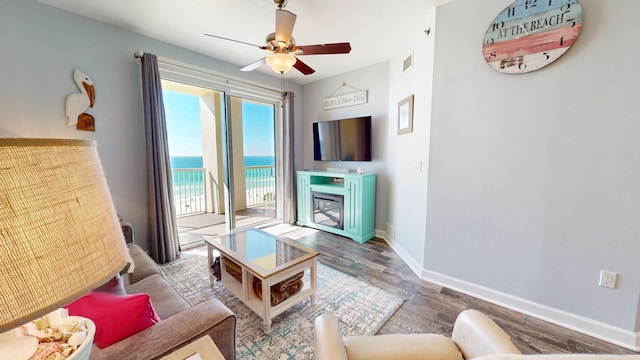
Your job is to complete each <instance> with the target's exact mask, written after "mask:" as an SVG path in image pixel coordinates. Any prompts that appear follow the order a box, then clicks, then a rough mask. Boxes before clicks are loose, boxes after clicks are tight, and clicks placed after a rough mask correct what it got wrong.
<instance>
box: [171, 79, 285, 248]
mask: <svg viewBox="0 0 640 360" xmlns="http://www.w3.org/2000/svg"><path fill="white" fill-rule="evenodd" d="M204 83H206V82H204ZM162 85H163V95H164V99H165V113H166V116H167V132H168V137H169V139H168V140H169V152H170V156H171V165H172V173H173V182H174V196H175V197H176V199H175V206H176V214H177V217H178V232H179V236H180V244H181V245H182V246H184V245H190V244H198V243H200V242H202V240H203V239H204V238H206V237H207V236H216V235H221V234H224V233H226V232H229V231H232V230H234V229H236V228H244V227H251V226H258V225H260V224H265V223H268V222H275V221H278V218H279V216H278V211H277V204H278V203H279V201H278V192H277V191H276V189H277V188H279V185H278V183H279V178H278V177H277V176H276V174H277V166H278V163H279V161H280V160H279V157H278V156H277V152H276V148H278V143H279V140H278V139H277V137H276V128H277V123H278V121H279V120H280V119H281V116H282V115H281V111H280V101H279V99H278V98H277V97H274V96H273V94H267V95H269V96H271V97H269V96H264V94H261V92H260V91H259V90H258V91H254V92H246V91H238V90H237V89H230V88H225V87H224V86H219V85H220V84H208V85H209V86H203V85H200V84H198V83H197V82H195V84H187V83H185V82H182V81H180V80H177V79H170V78H165V77H163V82H162ZM212 85H217V87H218V88H215V87H216V86H212ZM278 95H279V94H278Z"/></svg>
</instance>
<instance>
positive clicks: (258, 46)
mask: <svg viewBox="0 0 640 360" xmlns="http://www.w3.org/2000/svg"><path fill="white" fill-rule="evenodd" d="M205 35H206V36H211V37H212V38H216V39H222V40H227V41H233V42H237V43H240V44H245V45H250V46H255V47H257V48H260V49H262V50H266V49H267V48H266V46H262V45H256V44H252V43H248V42H244V41H240V40H234V39H229V38H226V37H222V36H218V35H211V34H205Z"/></svg>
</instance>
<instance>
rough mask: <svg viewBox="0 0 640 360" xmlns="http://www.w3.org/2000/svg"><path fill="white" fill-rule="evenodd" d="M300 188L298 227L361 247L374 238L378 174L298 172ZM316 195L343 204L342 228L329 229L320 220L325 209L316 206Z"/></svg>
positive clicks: (333, 227)
mask: <svg viewBox="0 0 640 360" xmlns="http://www.w3.org/2000/svg"><path fill="white" fill-rule="evenodd" d="M297 185H298V186H297V189H298V195H297V196H298V222H297V223H298V225H301V226H308V227H312V228H315V229H318V230H324V231H328V232H331V233H334V234H338V235H342V236H345V237H348V238H351V239H353V240H355V241H357V242H359V243H361V244H362V243H364V242H366V241H368V240H369V239H371V238H373V236H374V235H375V214H376V210H375V209H376V175H375V174H358V173H352V172H349V173H340V172H326V171H308V170H305V171H298V172H297ZM314 194H315V195H316V196H317V198H322V197H323V194H326V195H327V196H326V197H327V198H333V199H338V200H337V201H339V200H342V204H341V205H342V219H341V221H340V222H341V224H339V222H338V223H336V224H334V225H333V226H327V225H325V224H323V223H322V222H323V221H320V220H318V218H319V217H320V215H321V214H320V213H321V212H322V208H323V206H322V205H318V204H314V198H313V195H314ZM337 201H336V203H337ZM330 218H331V219H333V218H334V217H333V216H330ZM314 219H315V220H314ZM325 219H326V217H325Z"/></svg>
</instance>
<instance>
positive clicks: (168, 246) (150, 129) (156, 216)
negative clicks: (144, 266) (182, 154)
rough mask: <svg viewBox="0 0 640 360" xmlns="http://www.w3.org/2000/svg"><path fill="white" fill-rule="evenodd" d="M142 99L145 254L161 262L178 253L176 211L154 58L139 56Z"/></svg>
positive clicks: (160, 86)
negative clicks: (146, 240) (145, 188)
mask: <svg viewBox="0 0 640 360" xmlns="http://www.w3.org/2000/svg"><path fill="white" fill-rule="evenodd" d="M141 73H142V102H143V105H144V114H143V115H144V116H143V117H144V132H145V138H146V144H147V188H148V206H149V221H148V226H149V229H148V233H149V235H150V239H149V255H151V257H152V258H153V260H155V261H156V262H157V263H159V264H162V263H165V262H167V261H171V260H174V259H175V258H176V257H177V256H178V254H179V253H180V245H179V242H178V228H177V225H176V214H175V209H174V207H173V184H172V181H171V164H170V162H169V145H168V142H167V126H166V121H165V115H164V103H163V101H162V85H161V83H160V73H159V72H158V58H157V57H156V56H155V55H153V54H147V53H145V54H144V55H143V56H142V70H141Z"/></svg>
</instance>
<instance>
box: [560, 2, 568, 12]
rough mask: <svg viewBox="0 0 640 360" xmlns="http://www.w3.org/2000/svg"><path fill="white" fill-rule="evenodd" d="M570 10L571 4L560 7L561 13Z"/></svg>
mask: <svg viewBox="0 0 640 360" xmlns="http://www.w3.org/2000/svg"><path fill="white" fill-rule="evenodd" d="M570 8H571V4H565V5H562V6H561V7H560V10H561V11H569V9H570Z"/></svg>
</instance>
